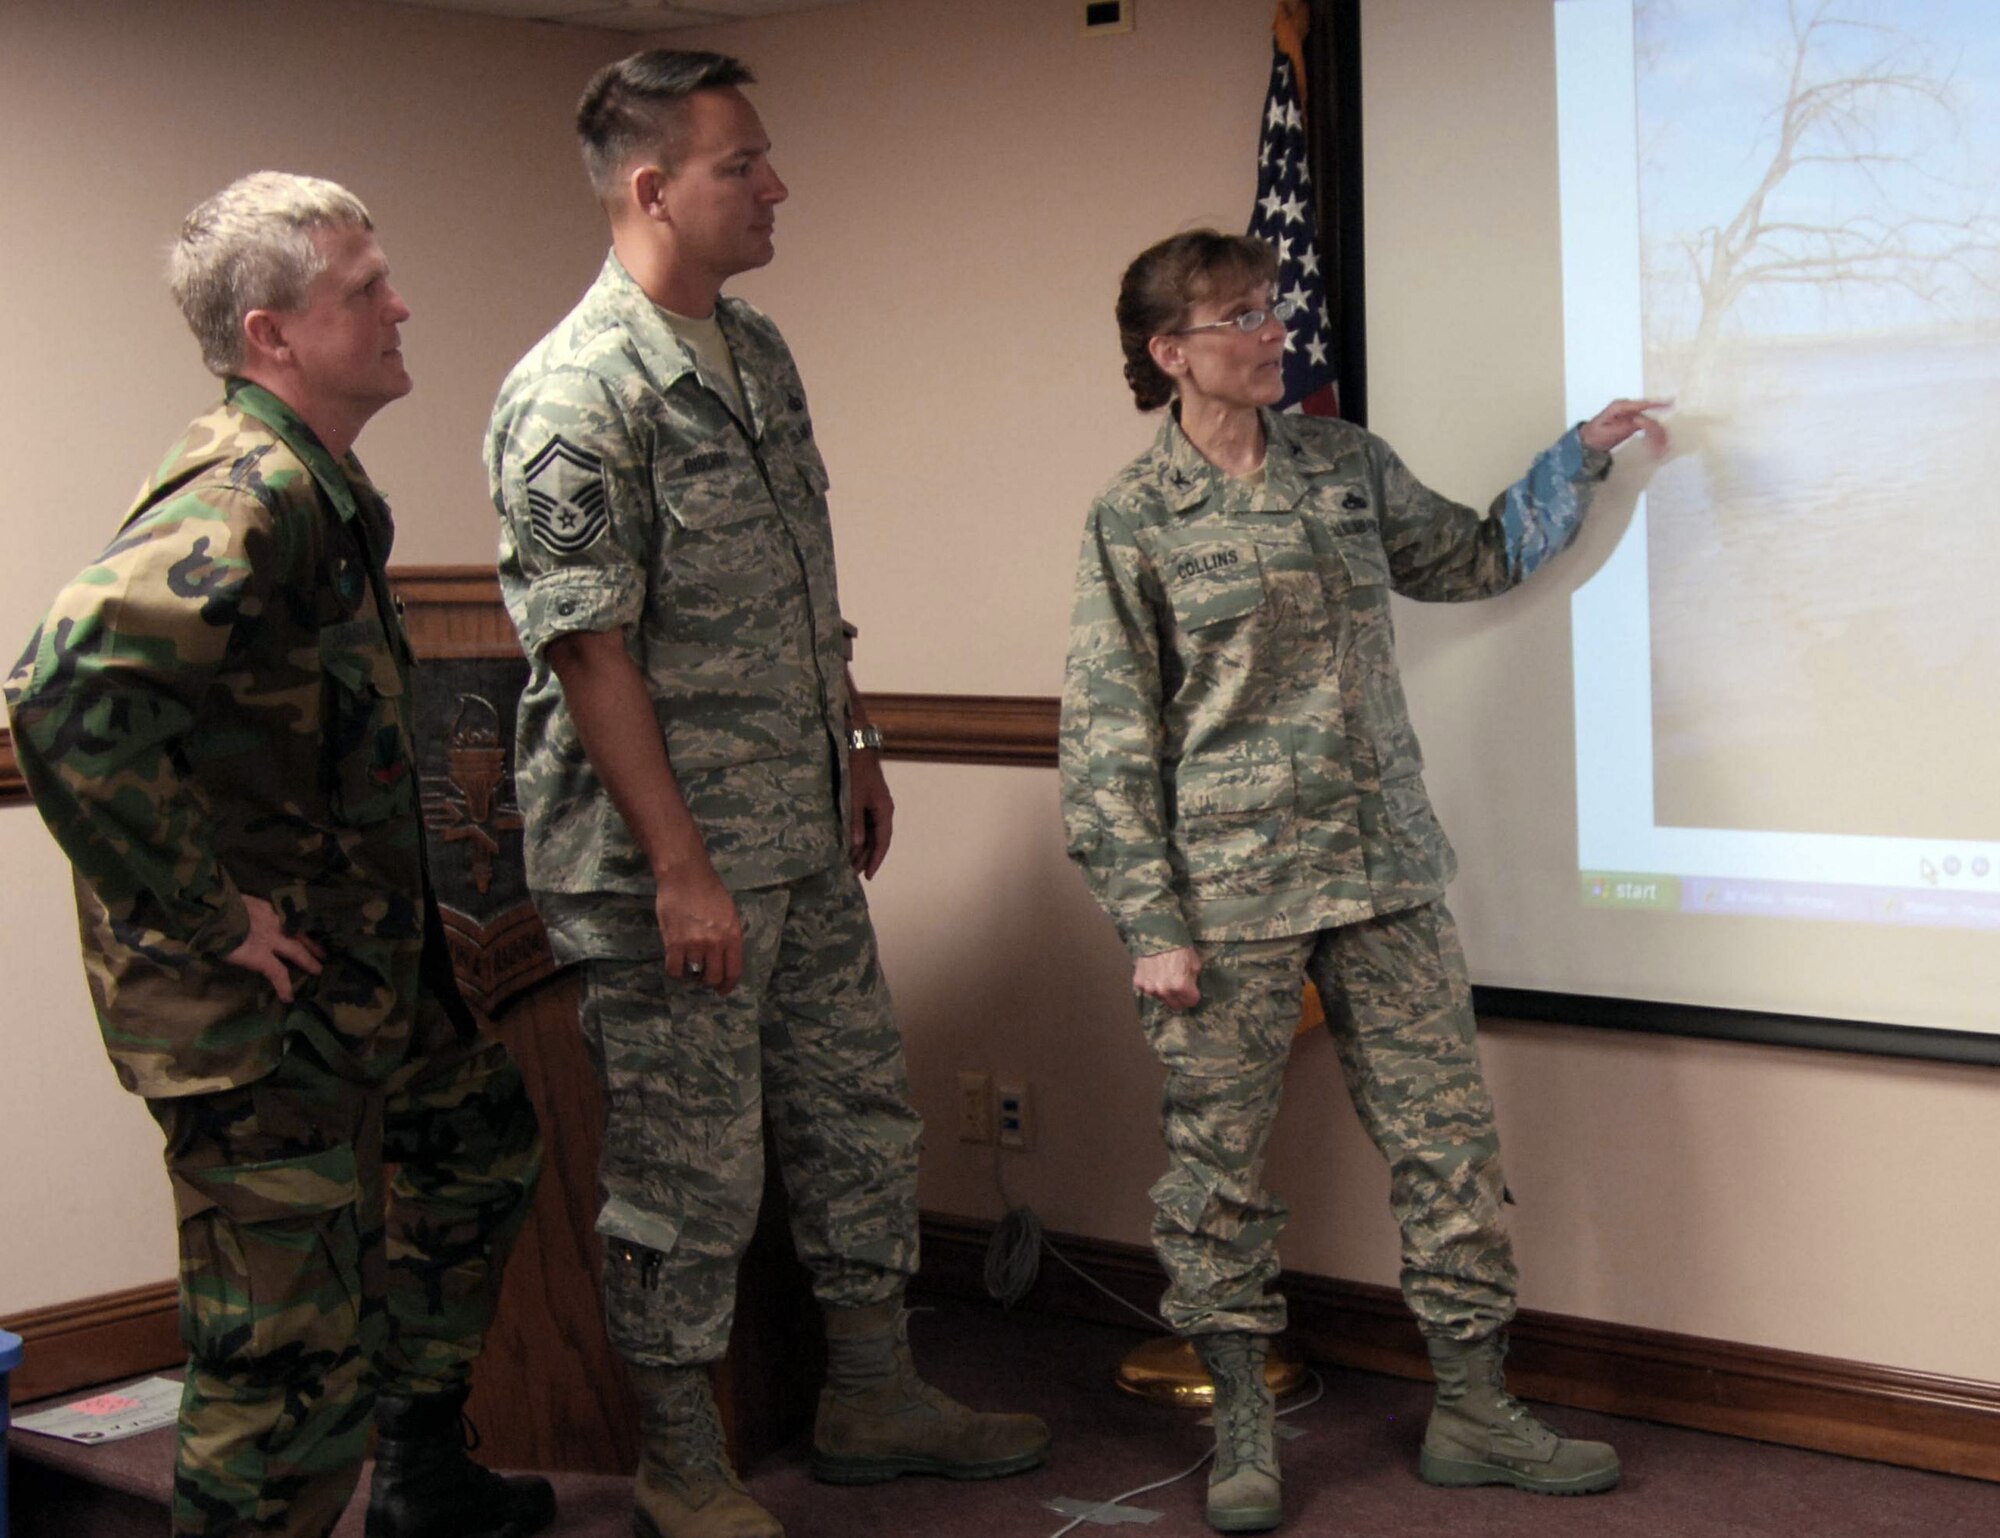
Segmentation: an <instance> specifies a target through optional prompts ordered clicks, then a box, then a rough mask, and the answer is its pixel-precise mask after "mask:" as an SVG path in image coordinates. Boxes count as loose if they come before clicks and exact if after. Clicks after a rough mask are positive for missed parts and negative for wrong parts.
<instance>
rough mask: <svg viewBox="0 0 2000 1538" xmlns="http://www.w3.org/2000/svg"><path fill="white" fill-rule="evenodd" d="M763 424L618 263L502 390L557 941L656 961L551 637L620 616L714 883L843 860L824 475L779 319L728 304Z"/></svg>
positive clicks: (508, 501)
mask: <svg viewBox="0 0 2000 1538" xmlns="http://www.w3.org/2000/svg"><path fill="white" fill-rule="evenodd" d="M716 313H717V315H718V317H719V320H720V324H721V327H722V332H723V335H724V336H725V337H726V338H727V339H728V342H729V347H730V351H731V353H732V354H733V355H734V357H735V360H736V367H737V371H738V373H739V374H740V375H741V377H742V381H743V392H744V396H745V398H746V402H747V405H748V409H749V413H750V420H749V421H748V422H740V421H738V420H737V418H736V416H735V414H734V413H733V412H732V411H731V410H730V408H729V406H728V404H727V399H728V395H727V391H726V390H725V389H723V388H720V387H719V384H718V383H716V382H711V381H708V380H705V379H703V377H702V376H701V374H700V372H699V370H698V367H697V364H696V361H695V359H694V356H693V355H692V354H691V353H690V352H689V351H688V349H687V348H686V347H685V346H683V345H682V343H681V341H680V339H679V338H678V337H676V336H675V335H674V333H673V331H672V329H671V328H670V327H669V325H668V323H667V321H666V319H665V318H664V317H663V316H662V315H661V313H660V312H659V310H658V309H656V308H655V307H654V305H653V303H652V301H651V300H650V299H648V298H647V297H646V295H645V293H644V291H642V290H641V289H640V288H639V286H638V284H637V283H635V282H634V281H633V280H632V278H631V276H630V275H629V274H627V273H626V271H625V269H624V267H623V266H622V265H621V264H620V263H619V261H618V259H617V257H616V256H615V255H614V256H611V257H609V258H607V260H606V262H605V264H604V270H603V272H602V274H601V275H600V276H599V277H598V280H597V282H596V283H595V284H593V285H592V287H591V288H590V290H589V292H588V293H586V294H585V295H584V297H583V299H582V301H581V302H580V303H579V304H578V305H577V307H576V308H575V309H574V310H572V311H571V312H570V314H569V315H568V316H567V317H566V318H565V319H564V320H563V322H562V323H561V324H560V325H558V326H557V327H556V328H555V330H553V331H552V332H550V333H549V335H548V336H547V337H545V338H543V340H542V341H541V342H540V343H538V344H537V345H536V346H535V348H534V349H533V350H532V351H531V352H529V354H528V355H527V356H526V357H525V358H523V359H522V360H521V362H520V363H519V364H517V365H516V366H515V368H514V370H513V372H512V373H510V374H509V375H508V376H507V380H506V382H505V383H504V384H503V385H502V386H501V389H500V399H499V402H498V404H496V405H495V407H494V411H493V423H492V428H491V430H490V432H489V434H488V436H487V443H486V452H487V469H488V476H489V480H490V484H491V488H492V492H493V501H494V505H495V506H496V507H497V508H498V510H499V512H500V518H501V529H500V586H501V591H502V593H503V594H504V596H505V598H506V600H507V611H508V613H509V614H510V615H511V616H512V617H513V621H514V627H515V629H516V630H518V631H519V632H520V635H521V642H522V646H523V648H524V649H525V650H526V652H527V654H528V658H529V662H530V674H529V680H528V686H527V689H526V691H525V692H524V693H523V695H522V698H521V714H520V727H519V738H520V742H519V758H518V767H517V771H516V773H517V783H518V785H519V787H520V796H521V806H522V809H523V811H524V813H525V814H526V817H527V863H528V884H529V886H530V888H532V889H533V891H534V893H535V902H536V906H537V907H538V908H539V909H540V910H541V913H542V917H543V919H544V921H545V922H546V923H547V925H548V928H549V932H550V936H551V939H552V941H553V942H554V945H555V949H556V953H557V955H558V956H560V957H562V958H563V959H565V960H573V959H577V958H579V957H587V956H596V957H621V956H622V957H628V958H632V959H637V958H640V957H645V956H649V955H657V954H658V953H659V949H660V938H659V929H658V923H657V920H656V919H655V918H654V914H653V907H652V903H653V876H652V870H651V867H650V866H649V864H648V863H647V860H646V857H645V854H644V852H643V851H642V850H641V849H640V848H639V846H638V843H637V841H636V840H634V839H633V837H632V835H631V833H630V832H629V831H628V830H627V828H626V826H625V822H624V819H623V818H622V817H620V816H619V814H618V810H617V808H616V807H615V806H613V804H612V802H611V798H610V796H609V794H608V793H607V792H606V791H605V788H604V786H603V783H602V782H601V781H600V780H599V779H598V777H597V774H596V772H595V770H593V769H592V767H591V764H590V760H589V758H588V757H587V756H586V755H585V753H584V751H583V746H582V744H581V742H580V741H579V740H578V738H577V733H576V727H575V724H574V722H573V721H572V719H571V717H570V714H569V711H568V709H567V708H566V706H565V705H564V703H563V698H562V689H561V685H560V684H559V683H558V681H557V680H556V678H555V675H554V672H553V670H552V669H551V668H550V666H549V663H548V656H547V652H546V648H547V646H548V644H549V642H551V641H552V640H555V639H556V638H557V637H559V636H563V635H567V634H571V633H573V632H581V631H599V632H610V631H622V632H623V633H624V637H625V644H626V649H627V650H628V651H629V652H630V654H631V656H632V658H633V660H634V661H635V662H636V663H637V664H638V666H639V669H640V671H641V672H642V673H643V674H644V675H645V679H646V684H647V688H648V689H649V691H650V692H651V694H652V697H653V704H654V710H655V713H656V715H657V717H658V721H659V728H660V731H661V733H662V735H663V736H664V738H665V741H666V747H667V757H668V761H669V762H670V763H671V764H672V766H673V771H674V775H675V778H676V779H677V780H678V781H679V783H680V787H681V791H682V794H683V795H684V796H685V797H686V798H687V803H688V810H689V811H690V812H691V813H692V814H693V816H694V819H695V822H696V824H697V825H698V826H699V827H700V829H701V831H702V836H703V838H704V840H705V841H706V843H707V846H708V853H709V857H710V858H711V859H712V860H713V861H714V862H715V868H716V872H717V874H718V875H720V876H721V878H722V879H723V881H724V882H726V883H727V884H728V885H729V886H730V887H731V888H732V889H735V890H747V889H750V888H755V887H762V886H771V885H775V884H777V883H780V882H785V881H793V880H797V879H799V878H800V877H803V876H807V875H811V874H813V873H815V872H817V871H821V870H825V869H826V868H827V867H828V866H830V865H832V864H833V863H834V862H835V861H837V860H839V859H840V858H842V856H843V853H844V850H845V839H844V838H843V836H842V832H841V830H842V829H843V828H844V827H845V826H846V818H845V814H844V812H843V811H842V809H841V808H840V807H839V806H838V804H837V799H838V797H837V791H836V786H837V785H839V784H841V783H843V782H844V779H845V774H844V770H845V762H844V754H845V739H846V730H845V723H846V717H847V697H846V681H845V676H844V671H843V668H844V659H843V653H844V650H845V643H844V638H843V635H842V627H841V619H840V601H839V595H838V593H837V591H836V589H835V583H834V564H833V532H832V528H831V526H830V524H829V523H828V520H827V506H826V488H827V476H826V467H825V465H824V464H823V463H822V462H821V460H820V456H819V450H818V448H817V446H816V445H815V444H814V442H813V434H812V419H811V417H810V416H809V415H808V414H807V411H806V401H805V388H804V386H803V385H802V384H801V383H800V382H799V375H798V370H797V368H796V367H795V366H794V365H793V363H792V355H791V352H790V351H789V350H788V349H787V348H786V346H785V342H784V338H783V337H781V336H780V335H779V334H778V330H777V327H775V326H774V325H772V324H771V322H770V321H769V320H767V319H766V318H765V317H764V316H763V315H762V314H760V313H759V312H758V311H756V310H755V309H753V308H751V307H750V306H749V305H747V304H745V303H743V302H742V301H741V300H737V299H723V300H721V301H720V302H719V303H718V305H717V312H716Z"/></svg>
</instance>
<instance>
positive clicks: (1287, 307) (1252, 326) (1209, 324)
mask: <svg viewBox="0 0 2000 1538" xmlns="http://www.w3.org/2000/svg"><path fill="white" fill-rule="evenodd" d="M1298 313H1299V307H1298V306H1297V305H1295V304H1293V303H1292V302H1291V301H1290V300H1289V299H1281V300H1279V301H1278V302H1277V303H1276V304H1274V305H1272V306H1271V307H1270V309H1268V310H1245V311H1244V312H1243V313H1242V314H1241V315H1232V316H1230V317H1229V319H1227V320H1211V321H1205V322H1203V323H1202V324H1201V325H1199V326H1183V327H1181V329H1180V330H1178V331H1169V332H1166V333H1164V334H1165V335H1167V336H1192V335H1194V333H1195V332H1197V331H1229V330H1236V331H1240V332H1242V333H1243V334H1244V335H1245V336H1255V335H1256V334H1257V333H1258V332H1259V331H1262V330H1263V329H1264V322H1265V321H1267V320H1269V319H1270V318H1271V317H1272V316H1273V315H1275V316H1277V317H1278V319H1279V320H1280V321H1288V320H1290V319H1291V318H1292V317H1293V316H1294V315H1296V314H1298Z"/></svg>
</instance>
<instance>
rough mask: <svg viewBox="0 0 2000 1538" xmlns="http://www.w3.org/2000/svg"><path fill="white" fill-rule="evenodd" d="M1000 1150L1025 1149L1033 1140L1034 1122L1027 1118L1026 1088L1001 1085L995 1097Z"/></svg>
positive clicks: (1024, 1086) (1014, 1085)
mask: <svg viewBox="0 0 2000 1538" xmlns="http://www.w3.org/2000/svg"><path fill="white" fill-rule="evenodd" d="M995 1099H996V1100H997V1101H998V1104H999V1112H1000V1114H999V1116H998V1118H997V1122H998V1126H999V1132H1000V1146H1001V1147H1002V1148H1026V1147H1028V1146H1029V1144H1030V1143H1031V1142H1032V1141H1033V1138H1034V1122H1033V1120H1032V1119H1031V1117H1030V1116H1029V1107H1028V1086H1027V1085H1026V1084H1002V1085H1001V1086H1000V1088H999V1090H998V1091H997V1093H996V1095H995Z"/></svg>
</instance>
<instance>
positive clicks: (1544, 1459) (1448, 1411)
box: [1418, 1332, 1620, 1495]
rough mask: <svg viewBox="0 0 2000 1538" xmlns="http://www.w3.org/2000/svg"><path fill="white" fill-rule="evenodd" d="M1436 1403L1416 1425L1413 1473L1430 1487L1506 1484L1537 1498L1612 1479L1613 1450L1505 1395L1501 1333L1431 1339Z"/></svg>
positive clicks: (1577, 1491)
mask: <svg viewBox="0 0 2000 1538" xmlns="http://www.w3.org/2000/svg"><path fill="white" fill-rule="evenodd" d="M1425 1345H1427V1346H1428V1347H1429V1348H1430V1356H1431V1371H1432V1372H1433V1373H1435V1374H1436V1376H1437V1404H1436V1407H1435V1408H1433V1409H1432V1411H1431V1419H1430V1425H1429V1426H1427V1427H1426V1428H1425V1430H1424V1450H1423V1456H1422V1458H1421V1459H1420V1460H1419V1462H1418V1470H1419V1472H1420V1473H1422V1475H1423V1477H1424V1478H1425V1480H1427V1481H1428V1482H1429V1483H1431V1484H1434V1485H1512V1486H1514V1487H1515V1488H1516V1489H1517V1490H1533V1491H1535V1492H1537V1493H1538V1494H1541V1495H1589V1494H1591V1493H1592V1492H1594V1491H1598V1490H1609V1489H1610V1488H1611V1487H1612V1486H1613V1485H1615V1484H1617V1483H1618V1476H1619V1472H1620V1471H1619V1467H1618V1454H1617V1453H1615V1452H1613V1451H1612V1450H1611V1447H1610V1445H1609V1444H1608V1443H1605V1442H1580V1441H1573V1440H1571V1439H1570V1438H1568V1437H1563V1436H1558V1435H1557V1434H1556V1433H1555V1432H1554V1431H1552V1430H1550V1429H1549V1427H1547V1426H1546V1425H1544V1424H1543V1423H1542V1422H1541V1421H1539V1420H1537V1419H1536V1418H1535V1416H1534V1415H1533V1414H1532V1413H1531V1412H1530V1411H1529V1410H1528V1407H1527V1406H1526V1405H1524V1404H1522V1403H1521V1401H1520V1400H1518V1399H1516V1398H1515V1397H1514V1396H1513V1395H1512V1394H1510V1393H1508V1392H1507V1385H1506V1382H1505V1380H1504V1379H1503V1378H1502V1376H1501V1366H1502V1364H1503V1363H1504V1362H1505V1360H1506V1356H1507V1337H1506V1335H1505V1334H1504V1333H1499V1332H1496V1333H1495V1334H1492V1335H1489V1336H1487V1337H1486V1338H1485V1339H1483V1340H1468V1341H1456V1340H1434V1339H1430V1338H1428V1337H1426V1339H1425Z"/></svg>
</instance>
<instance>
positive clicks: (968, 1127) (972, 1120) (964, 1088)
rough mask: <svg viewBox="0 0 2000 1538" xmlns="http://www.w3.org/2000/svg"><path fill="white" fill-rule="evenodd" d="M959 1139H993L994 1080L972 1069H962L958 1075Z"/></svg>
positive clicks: (966, 1141) (964, 1140)
mask: <svg viewBox="0 0 2000 1538" xmlns="http://www.w3.org/2000/svg"><path fill="white" fill-rule="evenodd" d="M958 1140H959V1141H960V1142H961V1143H990V1142H992V1141H993V1080H992V1079H991V1078H990V1077H988V1076H987V1075H986V1074H983V1073H975V1072H973V1071H971V1070H970V1069H961V1070H960V1071H959V1075H958Z"/></svg>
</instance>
